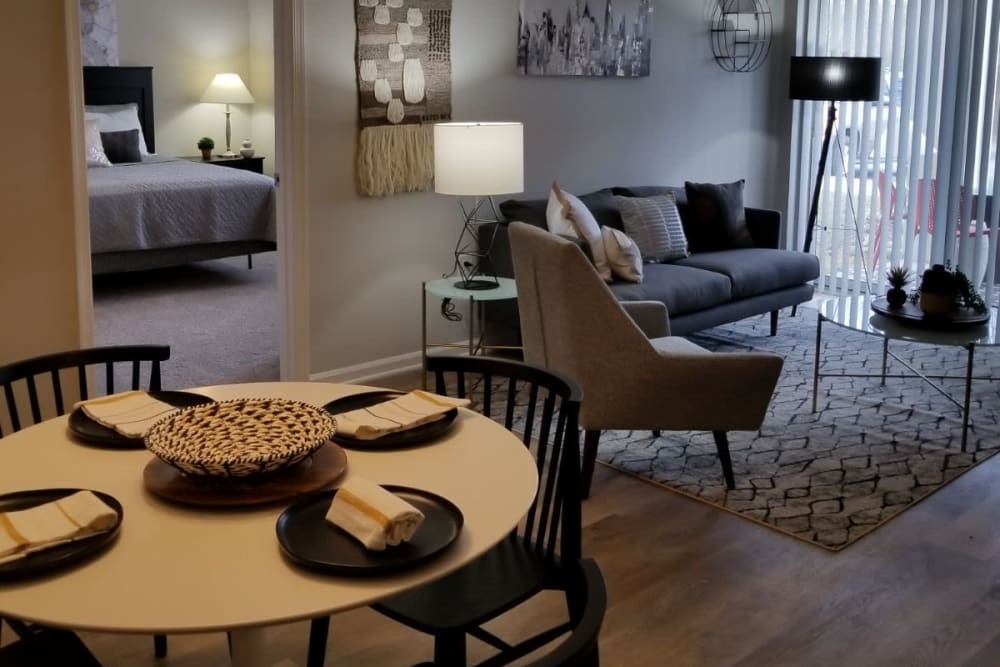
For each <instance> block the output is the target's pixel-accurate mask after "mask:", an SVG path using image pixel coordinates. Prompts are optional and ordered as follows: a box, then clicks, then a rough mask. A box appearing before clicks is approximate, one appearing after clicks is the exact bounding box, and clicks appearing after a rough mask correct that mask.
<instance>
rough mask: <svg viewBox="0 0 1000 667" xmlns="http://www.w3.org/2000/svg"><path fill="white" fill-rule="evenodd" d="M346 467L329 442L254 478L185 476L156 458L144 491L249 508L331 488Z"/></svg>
mask: <svg viewBox="0 0 1000 667" xmlns="http://www.w3.org/2000/svg"><path fill="white" fill-rule="evenodd" d="M345 470H347V453H346V452H345V451H344V450H343V448H342V447H340V446H339V445H336V444H334V443H332V442H328V443H327V444H325V445H323V446H322V447H320V448H319V449H317V450H316V451H315V452H313V454H312V455H311V456H310V457H309V458H307V459H305V460H304V461H302V462H301V463H299V464H296V465H294V466H292V467H291V468H288V469H286V470H281V471H278V472H275V473H271V474H267V475H261V476H259V477H255V478H242V479H240V478H236V479H224V478H210V477H198V476H195V475H186V474H184V473H182V472H181V471H180V470H178V469H177V468H175V467H173V466H172V465H170V464H169V463H167V462H166V461H162V460H160V459H158V458H156V457H153V459H152V460H151V461H150V462H149V463H147V464H146V467H145V469H144V470H143V472H142V481H143V484H144V486H145V487H146V490H147V491H149V492H150V493H152V494H153V495H155V496H157V497H159V498H162V499H163V500H167V501H170V502H172V503H177V504H179V505H189V506H193V507H251V506H254V505H268V504H271V503H279V502H284V501H287V500H290V499H292V498H295V497H297V496H299V495H301V494H303V493H310V492H312V491H320V490H323V489H326V488H328V487H330V486H331V485H332V484H333V483H334V482H336V481H337V479H338V478H339V477H340V476H341V475H342V474H344V471H345Z"/></svg>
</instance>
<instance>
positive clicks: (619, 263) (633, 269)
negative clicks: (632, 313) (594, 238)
mask: <svg viewBox="0 0 1000 667" xmlns="http://www.w3.org/2000/svg"><path fill="white" fill-rule="evenodd" d="M601 237H602V238H603V240H604V253H605V255H607V258H608V264H609V265H610V266H611V273H613V274H614V275H615V276H617V277H619V278H621V279H622V280H626V281H628V282H630V283H641V282H642V253H641V252H639V246H637V245H636V244H635V241H633V240H632V239H631V238H629V236H628V234H626V233H625V232H623V231H620V230H618V229H615V228H614V227H608V226H603V227H601Z"/></svg>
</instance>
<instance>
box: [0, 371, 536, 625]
mask: <svg viewBox="0 0 1000 667" xmlns="http://www.w3.org/2000/svg"><path fill="white" fill-rule="evenodd" d="M369 389H371V388H370V387H361V386H358V385H336V384H327V383H259V384H244V385H229V386H220V387H207V388H201V389H197V390H195V391H197V392H198V393H202V394H205V395H207V396H211V397H212V398H215V399H220V400H222V399H229V398H241V397H245V398H249V397H269V396H279V397H284V398H290V399H297V400H302V401H305V402H307V403H311V404H313V405H317V406H321V405H323V404H325V403H327V402H329V401H331V400H333V399H335V398H339V397H341V396H346V395H349V394H353V393H357V392H359V391H365V390H369ZM151 456H152V454H150V453H149V452H147V451H144V450H143V451H126V450H109V449H98V448H92V447H86V446H81V445H79V444H76V443H75V442H74V441H73V440H72V439H71V436H70V435H69V433H68V431H67V429H66V418H65V417H63V418H58V419H53V420H50V421H47V422H43V423H42V424H39V425H38V426H33V427H31V428H28V429H25V430H23V431H20V432H18V433H15V434H13V435H10V436H7V437H5V438H4V439H3V440H2V441H0V492H2V493H6V492H12V491H18V490H23V489H35V488H45V487H82V488H92V489H97V490H100V491H105V492H107V493H110V494H111V495H113V496H114V497H116V498H117V499H118V500H119V501H121V503H122V505H123V506H124V509H125V517H124V521H123V523H122V528H121V534H120V536H119V538H118V540H117V542H116V543H115V544H114V545H113V546H112V547H111V548H110V549H109V550H108V551H107V552H105V553H104V554H103V555H102V556H100V557H98V558H96V559H94V560H92V561H90V562H88V563H86V564H84V565H82V566H79V567H76V568H73V569H70V570H67V571H65V572H62V573H59V574H56V575H52V576H49V577H45V578H41V579H35V580H30V581H25V582H11V583H0V616H12V617H15V618H20V619H24V620H29V621H35V622H39V623H44V624H46V625H51V626H57V627H67V628H72V629H77V630H96V631H109V632H142V633H178V632H204V631H215V630H230V629H236V628H251V627H257V626H264V625H272V624H277V623H282V622H286V621H292V620H299V619H304V618H310V617H317V616H322V615H326V614H328V613H331V612H336V611H340V610H344V609H349V608H352V607H358V606H362V605H365V604H368V603H370V602H373V601H376V600H379V599H382V598H385V597H387V596H389V595H391V594H393V593H396V592H399V591H403V590H406V589H409V588H413V587H415V586H418V585H420V584H422V583H424V582H427V581H430V580H433V579H436V578H438V577H440V576H442V575H444V574H446V573H448V572H450V571H452V570H454V569H456V568H458V567H460V566H461V565H463V564H465V563H467V562H469V561H470V560H472V559H474V558H475V557H476V556H478V555H480V554H482V553H483V552H484V551H486V550H487V549H489V548H490V547H491V546H493V545H494V544H496V543H497V542H498V541H500V540H501V539H502V538H503V537H504V536H505V535H506V534H507V533H508V532H509V531H510V530H511V529H512V528H513V527H514V526H515V525H516V524H517V522H518V521H519V520H520V519H521V518H522V516H523V515H524V514H525V512H526V511H527V508H528V506H529V505H530V504H531V501H532V499H533V497H534V493H535V488H536V486H537V473H536V472H535V465H534V460H533V458H532V457H531V455H530V453H529V452H528V451H527V449H526V448H525V447H524V446H523V445H522V444H521V443H520V441H519V440H518V439H517V438H516V437H515V436H513V435H512V434H511V433H509V432H508V431H507V430H505V429H504V428H503V427H502V426H500V425H499V424H496V423H495V422H492V421H490V420H488V419H486V418H484V417H482V416H480V415H478V414H476V413H474V412H471V411H468V410H462V411H461V414H460V415H459V417H458V419H457V420H456V422H455V427H454V428H452V429H451V430H450V431H449V433H448V435H447V436H446V437H444V438H443V439H441V440H440V441H437V442H435V443H434V444H433V445H429V446H425V447H417V448H413V449H406V450H399V451H390V452H359V451H348V462H349V463H348V471H347V473H346V474H347V475H348V476H350V475H363V476H365V477H367V478H369V479H372V480H374V481H377V482H380V483H393V484H402V485H407V486H412V487H417V488H421V489H426V490H429V491H433V492H435V493H438V494H440V495H442V496H444V497H446V498H448V499H450V500H452V501H453V502H454V503H455V504H456V505H458V507H459V508H461V510H462V513H463V514H464V517H465V525H464V528H463V530H462V534H461V535H460V537H459V539H458V541H457V542H456V543H455V544H454V545H453V546H452V548H450V549H449V550H448V551H446V552H445V553H444V554H443V555H442V556H441V557H440V558H437V559H435V560H433V561H432V562H430V563H428V564H426V565H424V566H423V567H421V568H418V569H416V570H413V571H408V572H403V573H399V574H395V575H391V576H382V577H377V578H370V579H358V578H347V577H338V576H329V575H321V574H315V573H310V572H307V571H304V570H300V569H297V568H295V567H294V566H292V565H291V564H289V563H288V562H287V561H286V560H285V559H284V558H283V557H282V555H281V552H280V548H279V546H278V542H277V538H276V537H275V521H276V519H277V517H278V515H279V514H280V513H281V511H282V509H283V507H281V506H279V507H271V508H266V509H248V510H236V511H212V510H204V509H187V508H182V507H177V506H172V505H169V504H166V503H164V502H162V501H160V500H158V499H156V497H154V496H152V495H150V494H149V493H148V492H146V491H145V490H144V489H143V484H142V470H143V468H144V466H145V465H146V463H147V462H148V461H149V460H150V457H151Z"/></svg>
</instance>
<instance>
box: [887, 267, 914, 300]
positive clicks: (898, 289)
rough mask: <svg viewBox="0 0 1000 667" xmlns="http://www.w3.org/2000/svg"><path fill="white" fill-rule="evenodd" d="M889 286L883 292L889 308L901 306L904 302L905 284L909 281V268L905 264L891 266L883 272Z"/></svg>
mask: <svg viewBox="0 0 1000 667" xmlns="http://www.w3.org/2000/svg"><path fill="white" fill-rule="evenodd" d="M885 278H886V280H888V281H889V285H890V286H891V288H890V289H889V291H888V292H886V293H885V300H886V301H888V302H889V307H890V308H901V307H902V306H903V304H905V303H906V289H905V288H906V286H907V285H908V284H909V283H910V270H909V269H908V268H906V267H905V266H902V265H900V266H893V267H892V268H890V269H889V270H888V271H887V272H886V274H885Z"/></svg>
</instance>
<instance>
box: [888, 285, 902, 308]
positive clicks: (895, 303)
mask: <svg viewBox="0 0 1000 667" xmlns="http://www.w3.org/2000/svg"><path fill="white" fill-rule="evenodd" d="M885 300H886V301H888V302H889V307H890V308H902V307H903V304H904V303H906V290H904V289H900V288H899V287H893V288H892V289H890V290H889V291H888V292H886V293H885Z"/></svg>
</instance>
